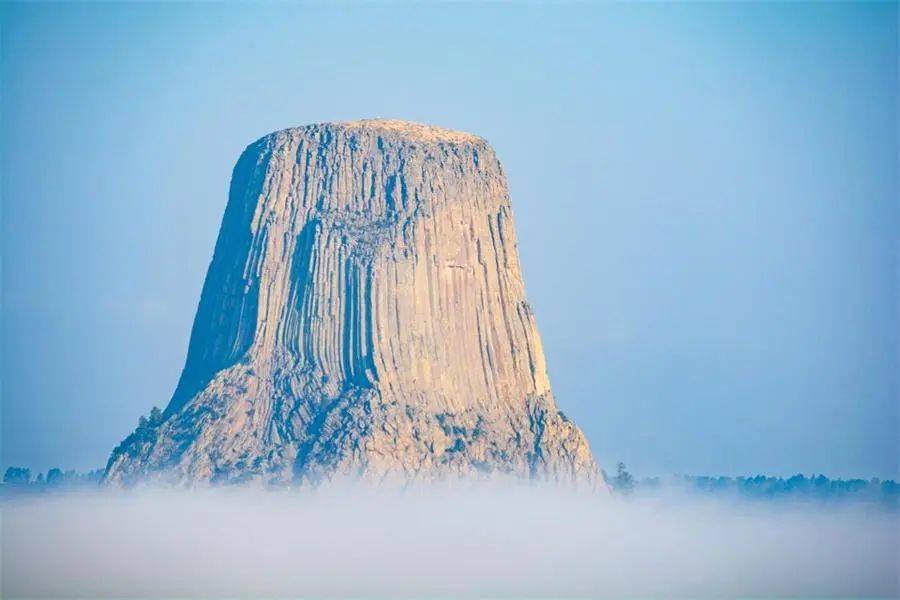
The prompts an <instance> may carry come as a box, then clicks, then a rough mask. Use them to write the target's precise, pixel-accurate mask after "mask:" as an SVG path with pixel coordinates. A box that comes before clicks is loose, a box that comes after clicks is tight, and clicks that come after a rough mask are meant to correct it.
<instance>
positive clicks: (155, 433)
mask: <svg viewBox="0 0 900 600" xmlns="http://www.w3.org/2000/svg"><path fill="white" fill-rule="evenodd" d="M497 475H509V476H518V477H525V478H533V479H541V480H553V481H561V482H579V483H580V482H584V483H587V484H590V485H596V486H599V487H603V485H604V484H603V481H602V478H601V476H600V474H599V472H598V470H597V467H596V464H595V463H594V460H593V458H592V456H591V452H590V449H589V447H588V444H587V442H586V440H585V437H584V435H583V434H582V432H581V430H580V429H579V428H578V427H577V426H576V425H575V424H574V423H572V422H571V421H569V420H568V419H567V418H566V417H565V416H564V415H563V414H562V413H561V412H559V411H558V410H557V408H556V404H555V401H554V399H553V395H552V392H551V389H550V382H549V380H548V378H547V368H546V364H545V359H544V352H543V349H542V348H541V341H540V336H539V335H538V330H537V327H536V324H535V319H534V315H533V313H532V311H531V307H530V306H529V305H528V303H527V301H526V300H525V287H524V282H523V280H522V274H521V271H520V268H519V258H518V252H517V248H516V234H515V229H514V227H513V218H512V211H511V206H510V200H509V195H508V192H507V186H506V180H505V176H504V174H503V170H502V168H501V166H500V163H499V161H498V160H497V157H496V155H495V154H494V151H493V150H492V149H491V147H490V146H489V145H488V144H487V143H486V142H485V141H484V140H482V139H481V138H478V137H476V136H473V135H470V134H466V133H461V132H455V131H449V130H445V129H441V128H437V127H430V126H425V125H418V124H414V123H407V122H402V121H383V120H373V121H356V122H344V123H326V124H318V125H309V126H306V127H298V128H293V129H285V130H283V131H278V132H275V133H272V134H270V135H267V136H265V137H263V138H262V139H260V140H258V141H257V142H255V143H254V144H252V145H250V146H249V147H248V148H247V149H246V150H245V151H244V153H243V154H242V155H241V157H240V159H239V160H238V163H237V165H236V166H235V168H234V173H233V176H232V181H231V190H230V195H229V200H228V205H227V208H226V210H225V215H224V218H223V220H222V226H221V229H220V232H219V237H218V241H217V242H216V247H215V253H214V255H213V260H212V263H211V264H210V267H209V271H208V273H207V276H206V282H205V284H204V287H203V293H202V296H201V299H200V305H199V308H198V310H197V315H196V317H195V320H194V326H193V331H192V333H191V341H190V346H189V349H188V356H187V361H186V364H185V367H184V371H183V373H182V376H181V379H180V381H179V383H178V386H177V388H176V390H175V393H174V395H173V397H172V399H171V402H170V403H169V405H168V407H167V408H166V410H165V411H164V412H163V413H162V415H161V416H159V417H158V418H157V419H155V420H153V421H152V422H149V423H146V424H144V426H143V427H141V428H139V429H138V430H137V431H135V433H133V434H132V435H131V436H129V437H128V438H126V440H125V441H123V442H122V444H120V445H119V446H118V447H117V448H116V449H115V450H114V451H113V454H112V456H111V457H110V460H109V463H108V465H107V470H106V480H107V481H110V482H117V483H123V484H127V483H131V482H135V481H137V480H139V479H141V478H145V477H163V478H165V479H167V480H170V481H175V482H181V483H191V482H240V481H250V480H253V481H262V482H265V483H272V484H303V483H306V482H318V481H322V480H329V479H335V478H338V477H363V478H367V479H368V478H373V479H376V480H381V479H387V478H392V477H398V478H402V479H405V480H433V479H445V478H449V477H466V478H469V477H478V478H486V477H492V476H497Z"/></svg>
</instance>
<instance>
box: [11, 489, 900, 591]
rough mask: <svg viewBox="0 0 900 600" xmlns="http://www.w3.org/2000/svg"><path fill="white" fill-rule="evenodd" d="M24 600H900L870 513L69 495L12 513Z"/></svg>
mask: <svg viewBox="0 0 900 600" xmlns="http://www.w3.org/2000/svg"><path fill="white" fill-rule="evenodd" d="M0 506H2V509H3V513H2V514H3V517H2V518H3V522H2V566H3V571H2V593H3V597H6V598H24V597H119V598H123V597H229V598H234V597H250V596H252V597H286V596H291V597H301V596H302V597H335V596H352V597H414V596H415V597H443V598H446V597H512V596H520V597H521V596H528V597H540V596H544V597H551V596H552V597H595V598H596V597H619V598H621V597H693V598H707V597H717V598H722V597H739V596H741V597H748V596H754V597H761V596H766V597H774V596H779V597H804V596H805V597H814V596H815V597H826V596H845V597H850V596H855V597H859V596H881V597H894V596H896V595H897V593H898V580H897V570H898V564H900V563H898V536H900V531H898V524H900V521H898V515H897V512H896V511H895V510H891V509H888V508H884V507H879V506H875V505H870V504H864V503H850V504H842V505H826V504H789V503H781V504H776V503H768V502H741V501H737V500H720V499H709V498H700V497H697V496H694V495H691V494H688V493H672V492H669V493H666V494H664V495H660V496H656V497H652V498H650V497H648V498H619V497H610V496H607V495H600V496H598V495H596V494H575V493H565V492H562V491H560V490H553V489H542V488H540V487H526V486H511V487H502V488H500V487H496V488H495V487H491V488H484V487H466V488H459V487H456V488H453V487H438V488H428V489H412V490H406V491H403V492H400V491H384V490H382V491H380V492H376V491H372V490H360V489H347V488H342V489H318V490H307V491H264V490H248V489H210V490H194V491H174V490H142V491H105V492H70V493H59V494H46V495H42V496H39V497H21V498H12V499H7V500H5V501H3V503H2V505H0Z"/></svg>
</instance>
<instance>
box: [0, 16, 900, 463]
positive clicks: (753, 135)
mask: <svg viewBox="0 0 900 600" xmlns="http://www.w3.org/2000/svg"><path fill="white" fill-rule="evenodd" d="M0 14H2V31H0V50H2V72H0V83H2V86H0V94H2V117H0V118H2V121H0V130H2V136H0V137H2V141H0V144H2V147H0V150H2V158H0V162H2V173H0V175H2V217H0V218H2V261H3V262H2V318H3V331H2V409H3V410H2V457H0V463H2V467H6V466H8V465H10V464H21V465H25V466H30V467H32V468H33V469H41V470H43V469H46V468H48V467H52V466H60V467H63V468H78V469H87V468H93V467H98V466H101V465H103V464H105V461H106V459H107V457H108V455H109V452H110V450H111V449H112V448H113V446H114V445H115V444H117V443H118V442H119V441H120V440H121V439H122V438H123V437H124V436H125V435H126V434H127V433H128V432H129V431H130V430H131V429H132V428H133V426H134V425H135V423H136V421H137V418H138V416H139V415H140V414H145V413H147V412H148V411H149V409H150V408H151V407H152V406H153V405H159V406H160V407H162V406H165V404H166V403H167V402H168V400H169V397H170V395H171V393H172V391H173V390H174V386H175V384H176V382H177V379H178V375H179V373H180V370H181V367H182V366H183V361H184V357H185V352H186V349H187V341H188V336H189V333H190V327H191V322H192V319H193V315H194V311H195V309H196V306H197V302H198V300H199V295H200V288H201V285H202V283H203V277H204V275H205V272H206V268H207V265H208V263H209V260H210V258H211V255H212V250H213V243H214V240H215V237H216V233H217V230H218V226H219V221H220V219H221V215H222V212H223V210H224V206H225V201H226V191H227V187H228V179H229V176H230V171H231V168H232V166H233V164H234V162H235V160H236V159H237V157H238V155H239V153H240V152H241V151H242V150H243V148H244V147H245V146H246V145H247V144H249V143H250V142H252V141H253V140H255V139H256V138H258V137H260V136H262V135H264V134H266V133H268V132H270V131H273V130H276V129H281V128H284V127H289V126H294V125H301V124H305V123H311V122H318V121H327V120H342V119H356V118H365V117H390V118H403V119H410V120H415V121H422V122H427V123H432V124H436V125H442V126H446V127H451V128H456V129H463V130H466V131H471V132H473V133H476V134H478V135H481V136H483V137H485V138H486V139H488V140H489V141H490V142H491V143H492V144H493V145H494V147H495V148H496V150H497V152H498V154H499V156H500V158H501V160H502V161H503V162H504V165H505V168H506V171H507V174H508V177H509V183H510V188H511V194H512V199H513V206H514V210H515V216H516V225H517V228H518V233H519V240H520V251H521V257H522V262H523V266H524V271H525V279H526V284H527V289H528V294H529V298H530V300H531V302H532V304H533V306H534V308H535V312H536V314H537V318H538V325H539V327H540V330H541V333H542V335H543V338H544V344H545V349H546V351H547V355H548V361H549V368H550V375H551V380H552V383H553V387H554V390H555V393H556V396H557V400H558V402H559V404H560V406H561V408H562V409H563V410H565V412H566V413H567V414H568V415H570V416H571V417H573V418H574V419H575V420H576V421H577V422H578V423H579V424H580V425H581V426H582V428H583V429H584V430H585V432H586V433H587V436H588V438H589V440H590V442H591V445H592V448H593V450H594V452H595V454H596V456H597V458H598V460H599V461H600V463H601V464H602V465H603V466H604V467H606V468H607V469H610V468H612V467H613V465H614V464H615V461H616V460H620V459H621V460H624V461H625V462H627V463H628V464H629V466H630V467H631V469H632V470H633V471H635V472H636V473H637V474H639V475H647V474H667V473H695V474H726V475H729V474H730V475H734V474H746V473H758V472H763V473H771V474H780V475H784V474H791V473H795V472H804V473H811V472H824V473H826V474H828V475H832V476H844V477H846V476H863V477H869V476H881V477H897V476H898V475H900V473H898V431H900V420H898V419H900V416H898V404H900V388H898V373H900V348H898V333H900V332H898V329H900V323H898V300H900V298H898V285H900V283H898V282H900V269H898V247H900V234H898V229H900V221H898V75H897V69H898V59H897V51H898V47H897V36H898V31H897V28H898V26H897V18H898V15H897V4H895V3H886V4H856V3H854V4H849V3H848V4H843V3H841V4H821V5H820V4H806V3H804V4H771V5H757V4H732V5H724V4H707V5H701V4H689V5H680V6H676V5H671V4H639V5H630V4H629V5H622V4H592V3H585V4H569V3H564V4H553V5H550V6H541V5H537V4H535V5H528V4H492V5H467V4H438V5H424V4H422V5H401V4H366V5H361V6H357V7H351V6H349V5H346V6H338V7H325V6H324V5H322V6H313V5H285V4H264V5H253V4H232V5H210V4H192V5H176V4H161V3H160V4H121V5H110V4H80V5H72V4H66V5H52V4H30V5H13V4H2V5H0Z"/></svg>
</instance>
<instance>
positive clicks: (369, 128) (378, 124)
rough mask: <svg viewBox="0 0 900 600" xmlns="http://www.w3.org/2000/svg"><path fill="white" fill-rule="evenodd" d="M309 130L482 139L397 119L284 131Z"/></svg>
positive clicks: (433, 139) (423, 139)
mask: <svg viewBox="0 0 900 600" xmlns="http://www.w3.org/2000/svg"><path fill="white" fill-rule="evenodd" d="M310 129H313V130H314V129H344V130H347V131H360V132H372V133H389V134H394V135H397V136H399V137H403V138H406V139H409V140H415V141H420V142H450V143H457V144H458V143H466V142H468V143H477V142H483V141H484V140H482V138H480V137H478V136H477V135H472V134H471V133H466V132H465V131H454V130H453V129H445V128H443V127H436V126H434V125H425V124H422V123H414V122H412V121H401V120H397V119H360V120H358V121H332V122H326V123H316V124H313V125H305V126H302V127H292V128H289V129H287V130H284V131H295V130H310Z"/></svg>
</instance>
